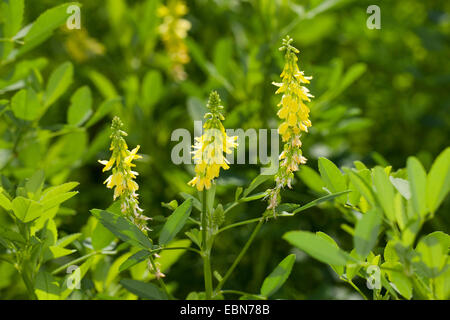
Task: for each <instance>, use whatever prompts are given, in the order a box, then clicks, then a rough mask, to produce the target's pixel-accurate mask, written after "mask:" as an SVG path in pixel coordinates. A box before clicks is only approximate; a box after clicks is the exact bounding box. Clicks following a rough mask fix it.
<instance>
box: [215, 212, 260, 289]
mask: <svg viewBox="0 0 450 320" xmlns="http://www.w3.org/2000/svg"><path fill="white" fill-rule="evenodd" d="M263 221H264V218H259V222H258V224H257V225H256V227H255V229H254V230H253V232H252V234H251V235H250V238H249V239H248V240H247V243H246V244H245V245H244V247H243V248H242V250H241V252H240V253H239V255H238V256H237V258H236V260H234V262H233V264H232V265H231V267H230V268H229V269H228V271H227V273H226V274H225V276H224V277H223V278H222V280H221V281H220V282H219V284H218V285H217V287H216V290H215V292H220V290H221V289H222V287H223V285H224V284H225V282H226V281H227V280H228V278H229V277H230V275H231V273H232V272H233V271H234V269H235V268H236V267H237V265H238V264H239V262H240V261H241V259H242V258H243V257H244V255H245V253H246V252H247V250H248V248H249V247H250V245H251V244H252V242H253V240H254V239H255V236H256V234H257V233H258V232H259V229H261V227H262V225H263Z"/></svg>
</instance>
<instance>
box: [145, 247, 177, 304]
mask: <svg viewBox="0 0 450 320" xmlns="http://www.w3.org/2000/svg"><path fill="white" fill-rule="evenodd" d="M149 260H150V263H151V264H152V267H153V270H155V271H156V270H157V268H156V264H155V261H154V260H153V257H152V255H150V256H149ZM156 279H158V282H159V285H160V286H161V288H162V289H163V290H164V292H165V293H166V295H167V297H168V298H169V300H175V298H174V297H173V296H172V295H171V294H170V292H169V290H168V289H167V286H166V284H165V282H164V280H163V279H162V278H161V277H156Z"/></svg>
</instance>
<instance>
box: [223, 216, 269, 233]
mask: <svg viewBox="0 0 450 320" xmlns="http://www.w3.org/2000/svg"><path fill="white" fill-rule="evenodd" d="M259 220H261V218H255V219H249V220H244V221H240V222H236V223H233V224H229V225H228V226H226V227H223V228H221V229H219V231H217V233H216V234H219V233H221V232H223V231H225V230H228V229H231V228H235V227H239V226H244V225H246V224H250V223H255V222H258V221H259Z"/></svg>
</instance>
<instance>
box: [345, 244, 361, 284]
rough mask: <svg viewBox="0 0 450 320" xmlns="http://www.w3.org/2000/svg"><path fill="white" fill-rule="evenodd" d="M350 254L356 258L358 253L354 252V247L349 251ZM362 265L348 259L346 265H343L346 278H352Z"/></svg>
mask: <svg viewBox="0 0 450 320" xmlns="http://www.w3.org/2000/svg"><path fill="white" fill-rule="evenodd" d="M350 256H351V257H353V258H355V259H358V258H359V255H358V253H357V252H356V249H353V250H352V251H351V252H350ZM361 268H362V266H361V264H358V263H355V262H354V261H348V262H347V265H346V266H345V275H346V277H347V279H348V280H350V281H351V280H352V279H353V278H354V277H355V276H356V275H357V274H358V272H359V270H361Z"/></svg>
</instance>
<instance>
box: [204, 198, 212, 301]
mask: <svg viewBox="0 0 450 320" xmlns="http://www.w3.org/2000/svg"><path fill="white" fill-rule="evenodd" d="M207 219H208V213H207V209H206V190H204V191H203V197H202V257H203V275H204V278H205V295H206V299H207V300H209V299H211V298H212V290H213V288H212V272H211V258H210V256H211V250H210V248H209V247H208V239H207V238H208V234H207V226H208V221H207Z"/></svg>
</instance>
